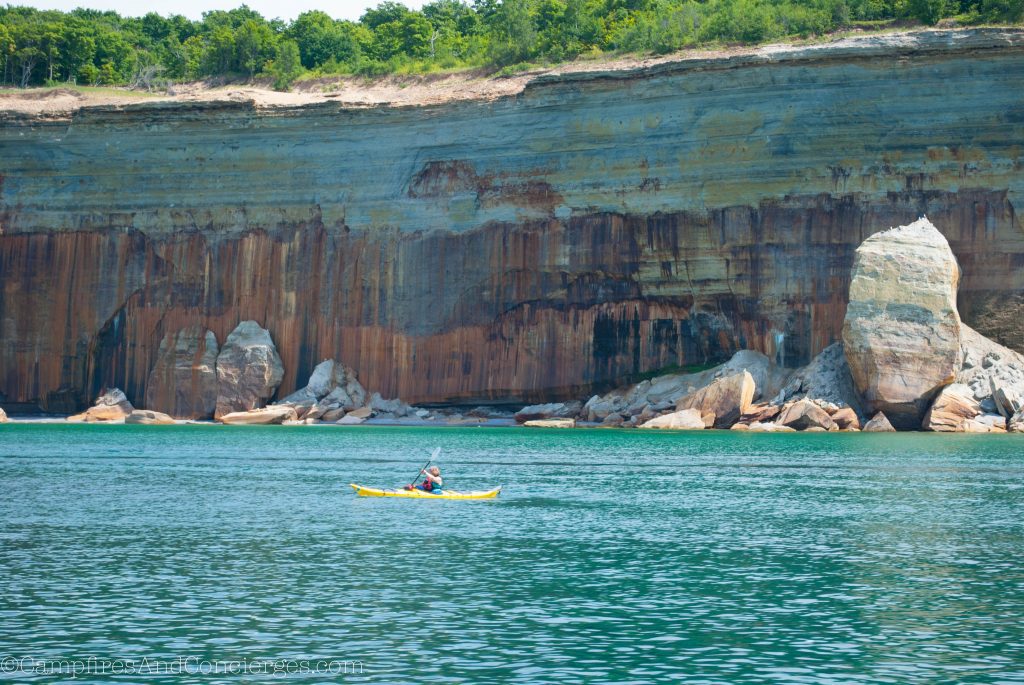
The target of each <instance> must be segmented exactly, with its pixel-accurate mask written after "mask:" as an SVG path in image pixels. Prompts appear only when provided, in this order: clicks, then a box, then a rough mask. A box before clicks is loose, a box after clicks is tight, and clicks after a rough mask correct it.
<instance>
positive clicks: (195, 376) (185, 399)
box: [146, 326, 218, 419]
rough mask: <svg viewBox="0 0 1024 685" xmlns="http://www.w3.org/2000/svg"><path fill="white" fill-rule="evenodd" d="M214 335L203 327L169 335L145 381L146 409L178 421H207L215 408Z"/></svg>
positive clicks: (163, 340)
mask: <svg viewBox="0 0 1024 685" xmlns="http://www.w3.org/2000/svg"><path fill="white" fill-rule="evenodd" d="M217 352H218V349H217V336H215V335H214V334H213V331H208V330H206V329H205V328H203V327H202V326H188V327H186V328H182V329H180V330H178V331H174V332H171V333H168V334H167V335H165V336H164V337H163V339H162V340H161V341H160V349H159V351H158V352H157V356H156V362H155V363H154V364H153V368H152V369H151V370H150V372H149V377H148V378H147V380H146V406H147V407H148V408H149V409H152V410H154V411H159V412H164V413H167V414H169V415H171V416H173V417H175V418H178V419H208V418H210V417H212V416H213V412H214V410H215V409H216V407H217Z"/></svg>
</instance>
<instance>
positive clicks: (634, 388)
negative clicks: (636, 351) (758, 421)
mask: <svg viewBox="0 0 1024 685" xmlns="http://www.w3.org/2000/svg"><path fill="white" fill-rule="evenodd" d="M743 371H746V372H748V373H749V374H750V375H751V376H752V377H753V379H754V399H757V398H758V397H759V396H760V395H761V394H763V393H767V392H769V391H770V392H771V393H775V392H777V391H778V388H779V387H781V386H782V384H783V383H784V382H785V380H786V378H787V377H788V376H789V374H790V372H789V371H788V370H786V369H780V368H779V367H776V366H775V365H773V364H772V363H771V360H770V359H768V357H766V356H765V355H763V354H761V353H760V352H755V351H753V350H740V351H738V352H736V353H735V354H734V355H733V356H732V358H731V359H730V360H729V361H727V362H725V363H724V364H720V365H718V366H716V367H714V368H712V369H708V370H706V371H700V372H698V373H677V374H665V375H663V376H658V377H656V378H653V379H651V380H645V381H641V382H640V383H637V384H636V385H631V386H626V387H623V388H618V389H616V390H613V391H612V392H610V393H608V394H606V395H603V396H601V395H594V396H593V397H591V398H590V399H589V400H587V403H586V404H585V405H584V406H583V410H582V411H581V412H580V418H582V419H585V420H587V421H594V422H599V421H602V420H603V419H604V418H605V417H606V416H608V415H609V414H611V413H617V414H621V415H622V416H623V417H626V416H635V417H638V418H639V417H640V416H642V415H643V416H649V415H651V414H655V415H656V414H658V413H661V412H665V411H667V410H672V409H674V408H675V407H676V403H677V402H678V401H679V400H680V399H682V398H683V397H686V396H687V395H691V394H693V393H695V392H697V391H699V390H701V389H702V388H705V387H707V386H708V385H710V384H711V383H713V382H715V381H716V380H718V379H721V378H726V377H728V376H734V375H736V374H738V373H741V372H743ZM641 423H642V421H641Z"/></svg>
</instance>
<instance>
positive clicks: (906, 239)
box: [843, 218, 960, 429]
mask: <svg viewBox="0 0 1024 685" xmlns="http://www.w3.org/2000/svg"><path fill="white" fill-rule="evenodd" d="M959 282H960V267H959V266H958V265H957V262H956V258H955V257H954V256H953V252H952V251H951V250H950V249H949V243H948V242H946V239H945V238H944V237H943V236H942V234H941V233H939V231H938V230H937V229H936V228H935V227H934V226H932V224H931V223H930V222H929V221H928V220H927V219H924V218H922V219H919V220H918V221H915V222H914V223H912V224H910V225H907V226H901V227H899V228H894V229H891V230H888V231H883V232H881V233H876V234H874V235H873V236H871V237H869V238H868V239H867V240H865V241H864V242H863V243H861V245H860V247H858V248H857V253H856V257H855V259H854V265H853V273H852V278H851V281H850V293H849V305H848V306H847V309H846V318H845V320H844V322H843V347H844V351H845V354H846V359H847V361H848V363H849V365H850V372H851V375H852V377H853V382H854V386H855V387H856V389H857V391H858V392H859V394H860V395H861V397H863V399H864V402H865V404H866V408H867V410H868V411H870V412H878V411H884V412H885V414H886V416H887V417H888V418H889V419H890V420H891V422H892V424H893V425H894V426H898V427H901V428H905V429H914V428H917V427H919V426H920V425H921V419H922V417H923V415H924V413H925V410H926V409H927V408H928V405H929V404H930V402H931V400H932V398H934V397H935V395H936V394H937V393H938V391H939V390H941V389H942V388H943V387H944V386H946V385H948V384H950V383H952V382H953V380H954V378H955V375H956V373H957V371H958V370H959V368H960V315H959V313H958V312H957V309H956V291H957V286H958V284H959Z"/></svg>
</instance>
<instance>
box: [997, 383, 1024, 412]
mask: <svg viewBox="0 0 1024 685" xmlns="http://www.w3.org/2000/svg"><path fill="white" fill-rule="evenodd" d="M989 388H991V389H992V401H993V402H995V405H996V410H997V411H998V412H999V413H1000V414H1002V415H1003V417H1004V418H1010V417H1011V416H1013V415H1014V414H1016V413H1017V412H1019V411H1020V410H1021V408H1024V384H1020V385H1018V384H1015V383H1012V382H1010V381H1009V380H1007V379H997V378H996V377H995V376H990V377H989Z"/></svg>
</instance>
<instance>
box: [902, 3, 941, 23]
mask: <svg viewBox="0 0 1024 685" xmlns="http://www.w3.org/2000/svg"><path fill="white" fill-rule="evenodd" d="M907 9H909V10H910V16H912V17H914V18H915V19H917V20H919V21H921V22H922V23H925V24H928V25H932V24H935V23H936V22H938V21H939V19H941V18H942V17H943V15H944V14H945V9H946V3H945V1H944V0H910V2H909V3H908V7H907Z"/></svg>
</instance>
